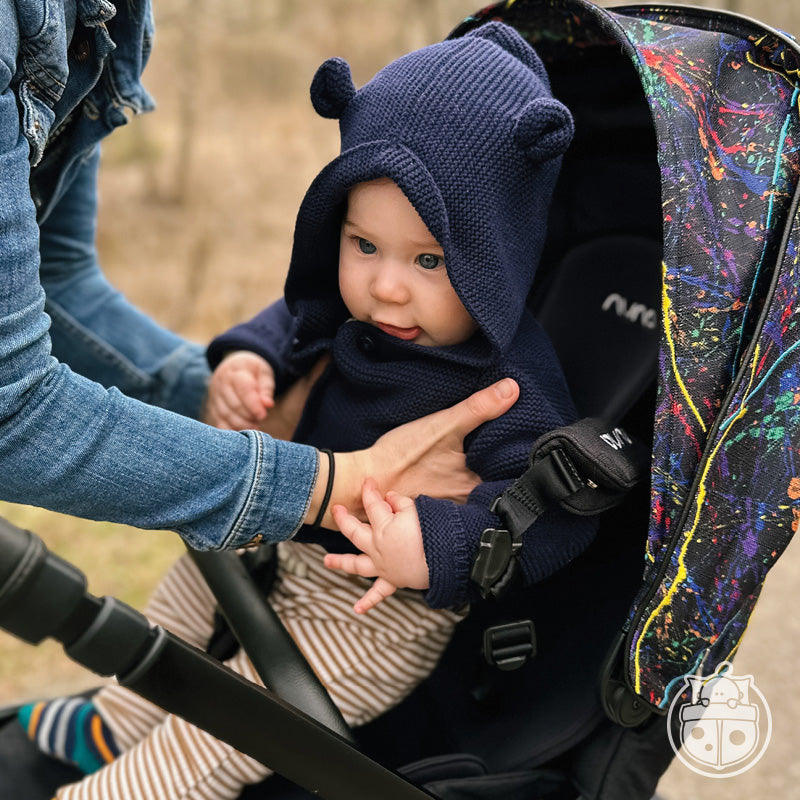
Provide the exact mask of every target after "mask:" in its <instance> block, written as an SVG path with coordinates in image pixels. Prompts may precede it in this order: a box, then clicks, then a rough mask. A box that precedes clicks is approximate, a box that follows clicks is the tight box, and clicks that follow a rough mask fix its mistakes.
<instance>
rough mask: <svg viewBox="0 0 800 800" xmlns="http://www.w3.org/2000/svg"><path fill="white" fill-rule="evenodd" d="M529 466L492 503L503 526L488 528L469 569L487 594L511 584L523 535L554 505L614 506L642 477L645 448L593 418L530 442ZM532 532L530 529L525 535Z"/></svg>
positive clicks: (583, 511) (585, 512)
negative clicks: (532, 443) (531, 444)
mask: <svg viewBox="0 0 800 800" xmlns="http://www.w3.org/2000/svg"><path fill="white" fill-rule="evenodd" d="M529 464H530V466H529V467H528V469H527V470H526V471H525V473H524V474H523V475H522V476H521V477H519V478H517V480H515V481H514V482H513V483H512V484H511V485H510V486H509V487H508V488H507V489H506V490H505V491H504V492H503V493H502V494H501V495H499V496H498V497H497V498H496V499H495V501H494V503H493V504H492V512H493V513H495V514H497V516H498V517H500V520H501V522H502V525H503V527H502V528H487V529H486V530H485V531H484V532H483V534H482V535H481V541H480V549H479V550H478V555H477V557H476V559H475V563H474V565H473V568H472V579H473V580H474V581H475V582H476V583H477V584H478V586H479V587H480V589H481V594H482V596H483V597H484V598H486V597H499V596H501V595H502V594H504V593H505V591H506V590H507V588H508V586H509V585H510V584H511V583H512V581H513V579H514V577H515V575H516V571H517V569H518V566H517V555H518V553H519V550H520V548H521V547H522V541H523V537H524V536H525V535H526V532H527V531H529V529H530V527H531V526H532V525H533V524H534V522H536V520H537V519H538V518H539V517H540V516H541V515H542V514H543V513H544V512H545V511H546V510H547V509H548V508H553V507H555V505H556V504H558V505H560V506H561V507H562V508H564V509H566V510H567V511H570V512H571V513H573V514H578V515H581V516H589V515H594V514H599V513H601V512H602V511H606V510H607V509H609V508H612V507H613V506H615V505H617V504H618V503H619V502H621V501H622V499H623V498H624V497H625V495H626V494H627V493H628V491H630V489H632V488H633V487H634V486H635V485H636V484H637V483H638V482H639V481H641V480H643V479H644V477H645V476H646V475H647V470H648V466H649V459H648V451H647V448H646V447H645V446H644V445H643V444H641V443H640V442H637V441H635V440H634V439H632V438H631V437H630V436H629V435H628V434H627V433H626V432H625V431H624V430H623V429H622V428H619V427H612V426H610V425H609V423H607V422H606V421H604V420H602V419H598V418H587V419H582V420H579V421H578V422H575V423H573V424H572V425H566V426H564V427H562V428H557V429H556V430H553V431H549V432H548V433H546V434H544V435H543V436H541V437H539V439H537V440H536V442H534V445H533V447H532V448H531V452H530V456H529ZM527 535H529V536H535V531H530V532H529V533H527Z"/></svg>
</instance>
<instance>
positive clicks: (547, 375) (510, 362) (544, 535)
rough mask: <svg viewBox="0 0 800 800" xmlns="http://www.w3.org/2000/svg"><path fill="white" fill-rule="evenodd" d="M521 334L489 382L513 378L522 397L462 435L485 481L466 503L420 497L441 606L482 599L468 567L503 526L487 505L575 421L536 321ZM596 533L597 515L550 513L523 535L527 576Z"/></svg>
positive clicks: (432, 599)
mask: <svg viewBox="0 0 800 800" xmlns="http://www.w3.org/2000/svg"><path fill="white" fill-rule="evenodd" d="M523 333H524V334H525V335H522V333H520V334H518V342H517V346H516V349H513V350H512V351H510V353H509V355H508V357H507V358H506V359H505V361H504V363H503V364H501V365H499V366H498V367H496V373H493V374H492V375H490V376H488V379H489V380H490V381H491V380H494V379H496V378H500V377H504V376H509V377H512V378H514V379H515V380H516V381H517V383H519V385H520V397H519V400H518V401H517V403H516V404H515V405H514V406H513V407H512V408H511V409H510V410H509V411H508V412H506V413H505V414H503V415H502V416H501V417H499V418H498V419H496V420H492V421H490V422H487V423H485V424H484V425H482V426H480V427H479V428H478V430H477V431H476V432H475V433H473V434H472V435H470V436H469V437H467V439H466V440H465V454H466V457H467V464H468V466H469V467H470V468H471V469H472V470H473V471H474V472H476V473H477V474H478V475H480V476H481V478H482V479H483V481H484V482H483V483H481V484H480V485H479V486H477V487H476V488H475V489H474V490H473V492H472V493H471V494H470V496H469V498H468V500H467V502H466V503H465V504H463V505H457V504H456V503H453V502H451V501H448V500H436V499H433V498H430V497H427V496H420V497H418V498H417V500H416V508H417V513H418V515H419V520H420V526H421V528H422V539H423V545H424V548H425V558H426V560H427V562H428V571H429V575H430V587H429V589H428V592H427V595H426V600H427V602H428V603H429V605H431V606H433V607H436V608H442V607H450V606H455V605H459V604H461V603H464V602H466V601H472V600H475V599H477V597H478V587H477V585H476V584H475V583H473V582H472V581H471V579H470V571H471V569H472V564H473V562H474V560H475V557H476V555H477V552H478V548H479V542H480V537H481V534H482V532H483V531H484V530H485V529H486V528H499V527H502V525H501V523H500V520H499V518H498V517H497V516H496V515H495V514H492V513H491V511H489V508H490V507H491V505H492V503H493V501H494V499H495V498H496V497H497V496H498V495H499V494H501V493H502V492H503V490H504V489H505V488H506V487H507V486H509V485H510V484H511V483H512V481H514V480H515V479H516V478H517V477H519V476H520V475H522V473H523V472H524V471H525V470H526V469H527V466H528V456H529V453H530V449H531V447H532V445H533V443H534V442H535V441H536V439H538V438H539V436H541V435H542V434H544V433H546V432H547V431H550V430H553V429H555V428H558V427H561V426H562V425H568V424H570V423H571V422H574V420H575V416H576V414H575V410H574V407H573V405H572V402H571V400H570V398H569V393H568V391H567V388H566V384H565V383H564V379H563V376H562V374H561V370H560V369H559V367H558V362H557V361H556V360H555V355H554V354H553V353H552V350H551V349H550V345H549V342H548V341H547V340H546V338H545V337H544V336H543V334H542V333H541V331H540V330H539V329H538V328H537V327H536V326H531V327H530V328H529V329H527V330H526V331H524V332H523ZM596 530H597V521H596V519H595V518H587V517H577V516H574V515H572V514H569V513H568V512H566V511H563V510H562V509H560V508H557V509H552V510H548V511H547V512H546V513H545V514H543V515H542V516H541V517H540V518H539V519H538V520H537V521H536V522H535V523H534V524H533V525H532V526H531V527H530V529H529V530H528V531H527V532H526V533H525V537H524V541H523V546H522V551H521V554H520V560H521V566H522V571H523V575H524V577H525V579H526V580H527V581H528V582H531V583H533V582H535V581H540V580H542V579H544V578H546V577H548V576H549V575H552V574H553V573H554V572H556V571H557V570H558V569H560V568H561V567H563V566H565V565H566V564H567V563H569V562H570V561H571V560H572V559H574V558H575V557H576V556H577V555H579V554H580V553H581V552H582V551H583V550H584V549H585V548H586V547H588V545H589V544H590V543H591V541H592V539H593V538H594V536H595V533H596Z"/></svg>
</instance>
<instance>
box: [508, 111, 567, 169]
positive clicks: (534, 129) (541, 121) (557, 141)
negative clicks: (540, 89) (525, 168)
mask: <svg viewBox="0 0 800 800" xmlns="http://www.w3.org/2000/svg"><path fill="white" fill-rule="evenodd" d="M574 131H575V124H574V123H573V121H572V115H571V114H570V113H569V111H567V109H566V108H565V107H564V106H563V105H562V104H561V103H559V102H558V100H555V99H553V98H552V97H537V98H536V99H535V100H531V101H530V102H529V103H528V104H527V105H526V106H525V108H523V109H522V111H521V112H520V114H519V116H518V117H517V119H516V121H515V122H514V141H515V142H516V143H517V146H518V147H519V148H520V149H521V150H522V151H523V152H524V153H525V154H526V155H527V156H528V158H529V159H530V160H531V161H532V162H534V163H537V162H542V161H548V160H549V159H551V158H555V157H556V156H560V155H563V154H564V152H565V151H566V149H567V147H569V143H570V142H571V141H572V134H573V133H574Z"/></svg>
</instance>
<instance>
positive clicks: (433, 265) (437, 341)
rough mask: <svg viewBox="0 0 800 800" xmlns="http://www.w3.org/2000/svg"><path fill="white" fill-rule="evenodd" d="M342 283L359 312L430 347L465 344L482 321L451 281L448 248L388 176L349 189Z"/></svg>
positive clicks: (342, 289)
mask: <svg viewBox="0 0 800 800" xmlns="http://www.w3.org/2000/svg"><path fill="white" fill-rule="evenodd" d="M339 290H340V292H341V294H342V299H343V300H344V302H345V305H346V306H347V308H348V310H349V311H350V313H351V314H352V315H353V317H355V318H356V319H358V320H360V321H361V322H368V323H370V324H371V325H375V326H376V327H377V328H380V329H381V330H382V331H384V332H385V333H388V334H389V335H390V336H395V337H397V338H398V339H405V340H407V341H413V342H416V343H417V344H420V345H423V346H426V347H442V346H446V345H452V344H458V343H460V342H463V341H465V340H466V339H468V338H469V337H470V336H471V335H472V333H473V332H474V331H475V328H476V327H477V326H476V324H475V321H474V320H473V319H472V317H471V316H470V315H469V314H468V313H467V310H466V309H465V308H464V306H463V305H462V304H461V300H459V298H458V295H457V294H456V293H455V290H454V289H453V287H452V286H451V285H450V280H449V278H448V277H447V270H446V269H445V266H444V253H443V252H442V248H441V247H439V243H438V242H437V241H436V239H434V238H433V236H432V235H431V233H430V231H429V230H428V228H427V227H426V226H425V223H424V222H423V221H422V219H421V218H420V216H419V214H417V212H416V210H415V209H414V206H412V205H411V203H410V202H409V200H408V198H407V197H406V196H405V195H404V194H403V191H402V189H400V187H399V186H398V185H397V184H396V183H393V182H392V181H390V180H389V179H388V178H381V179H379V180H375V181H368V182H366V183H359V184H357V185H356V186H354V187H353V188H352V189H351V190H350V192H349V193H348V196H347V214H346V215H345V219H344V222H343V224H342V235H341V240H340V244H339Z"/></svg>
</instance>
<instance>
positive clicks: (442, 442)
mask: <svg viewBox="0 0 800 800" xmlns="http://www.w3.org/2000/svg"><path fill="white" fill-rule="evenodd" d="M518 397H519V386H518V385H517V383H516V381H514V380H512V379H511V378H504V379H503V380H501V381H498V382H497V383H494V384H492V385H491V386H487V387H486V388H485V389H481V390H480V391H477V392H475V394H473V395H470V397H468V398H466V400H462V401H461V402H460V403H457V404H456V405H454V406H451V407H450V408H445V409H443V410H441V411H437V412H436V413H434V414H429V415H428V416H427V417H421V418H420V419H417V420H414V421H413V422H408V423H406V424H405V425H401V426H399V427H398V428H394V429H393V430H391V431H389V432H388V433H385V434H384V435H383V436H381V437H380V439H378V441H376V442H375V444H374V445H372V447H370V448H368V449H367V450H358V451H356V452H353V453H336V474H335V481H334V486H333V493H332V497H331V504H330V505H329V506H328V508H327V509H326V512H325V516H324V518H323V520H322V525H324V526H327V527H333V526H334V522H333V516H332V514H331V506H332V505H333V504H334V503H338V504H339V505H343V506H345V507H346V508H348V509H349V510H350V512H351V513H354V514H356V515H357V516H359V517H361V518H362V519H363V518H364V507H363V503H362V498H361V488H362V485H363V483H364V480H365V479H366V478H369V477H372V478H374V479H375V481H376V484H377V488H378V490H379V491H381V492H382V493H383V494H385V493H386V492H387V491H389V490H393V491H395V492H397V493H398V494H403V495H408V496H409V497H412V498H413V497H416V496H417V495H419V494H422V493H423V492H424V493H425V494H426V495H429V496H431V497H439V498H446V499H450V500H454V501H455V502H458V503H463V502H464V501H465V500H466V499H467V496H468V495H469V493H470V492H471V491H472V490H473V489H474V488H475V487H476V486H477V485H478V483H479V482H480V479H479V477H478V476H477V475H476V474H475V473H474V472H472V471H471V470H470V469H468V468H467V463H466V458H465V456H464V437H465V436H466V435H467V434H468V433H470V432H471V431H472V430H474V429H475V428H477V427H478V425H481V424H483V423H484V422H488V421H489V420H491V419H495V418H496V417H499V416H500V415H501V414H504V413H505V412H506V411H508V409H509V408H511V406H513V405H514V403H515V402H516V401H517V398H518ZM327 462H328V460H327V459H326V458H322V459H320V472H319V476H318V478H317V483H316V486H315V488H314V494H313V496H312V498H311V504H310V507H309V510H308V513H307V515H306V520H307V521H311V520H314V519H316V516H317V513H318V511H319V507H320V505H321V503H322V499H323V496H324V494H325V486H326V483H327V479H328V463H327Z"/></svg>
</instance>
